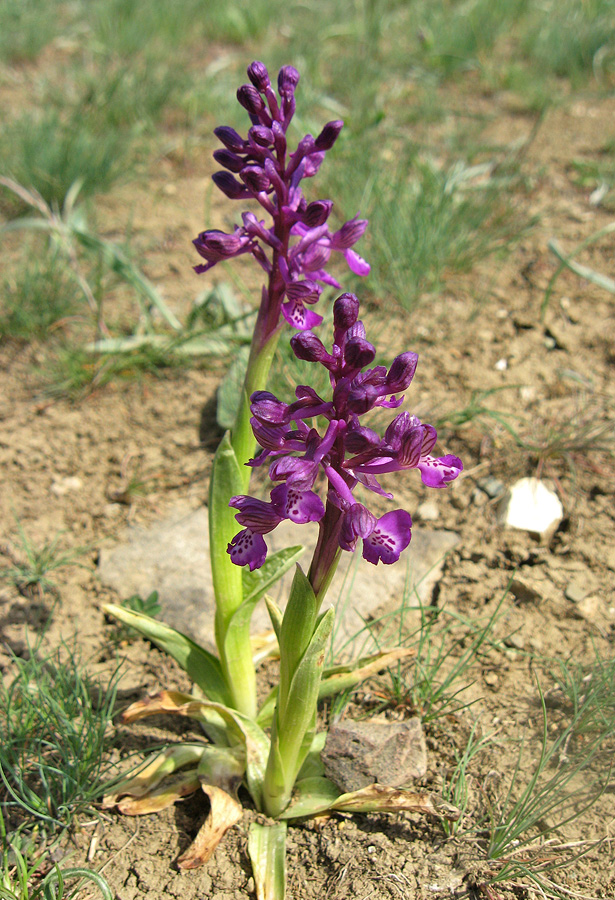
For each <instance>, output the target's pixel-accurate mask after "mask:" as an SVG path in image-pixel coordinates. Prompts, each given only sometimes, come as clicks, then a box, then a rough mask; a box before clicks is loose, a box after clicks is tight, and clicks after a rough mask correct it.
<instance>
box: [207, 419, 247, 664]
mask: <svg viewBox="0 0 615 900" xmlns="http://www.w3.org/2000/svg"><path fill="white" fill-rule="evenodd" d="M242 493H243V479H242V474H241V470H240V468H239V463H238V462H237V457H236V456H235V451H234V450H233V448H232V446H231V441H230V436H229V433H228V432H227V433H226V434H225V435H224V437H223V438H222V440H221V441H220V445H219V446H218V449H217V451H216V455H215V457H214V463H213V468H212V472H211V479H210V483H209V547H210V554H211V571H212V579H213V584H214V592H215V595H216V611H217V617H218V618H220V619H221V624H222V630H223V633H224V634H225V633H226V627H227V622H228V620H229V618H230V617H231V616H232V615H233V613H235V612H236V610H237V609H238V608H239V607H240V606H241V602H242V599H243V591H242V575H241V568H240V567H239V566H235V565H233V563H232V562H231V558H230V556H229V555H228V553H227V552H226V548H227V546H228V544H229V541H231V540H232V538H233V537H234V535H235V534H236V533H237V531H238V527H237V522H236V521H235V510H234V509H231V507H229V505H228V504H229V500H230V499H231V497H234V496H235V495H237V494H242ZM219 625H220V623H219V622H218V621H217V629H218V628H219ZM220 638H222V639H223V635H220V634H219V632H218V630H217V631H216V642H217V644H218V647H220V646H221V644H222V642H223V640H221V639H220Z"/></svg>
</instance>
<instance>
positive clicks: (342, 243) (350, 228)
mask: <svg viewBox="0 0 615 900" xmlns="http://www.w3.org/2000/svg"><path fill="white" fill-rule="evenodd" d="M367 224H368V222H367V219H357V217H356V216H355V218H354V219H350V221H348V222H344V224H343V225H342V227H341V228H340V229H339V231H336V232H335V234H333V235H332V237H331V243H332V247H333V249H334V250H348V248H349V247H352V245H353V244H356V242H357V241H358V240H359V238H360V237H362V236H363V234H364V233H365V229H366V228H367Z"/></svg>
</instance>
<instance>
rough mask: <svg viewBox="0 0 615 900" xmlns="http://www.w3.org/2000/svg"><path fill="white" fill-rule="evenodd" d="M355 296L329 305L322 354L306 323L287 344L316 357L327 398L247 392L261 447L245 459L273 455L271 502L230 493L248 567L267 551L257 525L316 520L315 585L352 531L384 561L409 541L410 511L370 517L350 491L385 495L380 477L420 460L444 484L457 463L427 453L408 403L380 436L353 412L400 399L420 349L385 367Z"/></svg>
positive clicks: (351, 539)
mask: <svg viewBox="0 0 615 900" xmlns="http://www.w3.org/2000/svg"><path fill="white" fill-rule="evenodd" d="M358 316H359V301H358V300H357V298H356V297H355V296H354V295H353V294H342V296H341V297H338V299H337V300H336V301H335V304H334V307H333V322H334V335H333V347H332V350H331V352H330V353H329V352H328V351H327V349H326V348H325V346H324V344H323V343H322V342H321V341H320V339H319V338H318V337H316V335H315V334H313V333H312V332H311V331H303V332H299V333H298V334H295V335H294V337H293V338H292V339H291V346H292V348H293V351H294V353H295V355H296V356H297V357H298V358H299V359H304V360H308V361H310V362H317V363H320V364H321V365H323V366H325V368H326V369H327V370H328V372H329V379H330V382H331V387H332V398H331V400H325V399H323V398H321V397H320V396H319V395H318V394H317V393H316V391H315V390H314V389H313V388H311V387H309V386H307V385H302V386H299V387H297V389H296V391H295V395H296V398H297V399H296V400H295V401H294V402H293V403H290V404H286V403H283V402H282V401H280V400H278V398H277V397H275V396H274V395H273V394H271V393H269V392H268V391H257V392H256V393H254V394H252V397H251V409H252V416H253V418H252V420H251V422H252V428H253V431H254V435H255V437H256V439H257V441H258V443H259V444H260V446H261V447H262V452H261V453H260V454H259V455H258V456H257V457H256V458H255V459H253V460H251V461H250V463H249V465H251V466H260V465H262V464H263V463H264V462H265V461H270V467H269V476H270V478H271V480H272V481H274V482H276V487H274V488H273V490H272V491H271V497H270V501H269V502H265V501H262V500H256V499H254V498H253V497H248V496H240V497H233V499H232V500H231V502H230V505H231V506H232V507H234V508H235V509H237V510H239V512H238V514H237V516H236V518H237V521H238V522H239V524H240V525H243V526H244V530H243V531H241V532H240V533H239V534H237V535H236V536H235V537H234V538H233V540H232V541H231V543H230V544H229V546H228V552H229V554H230V556H231V559H232V561H233V562H234V563H236V564H237V565H248V566H249V567H250V569H255V568H258V567H259V566H261V565H262V564H263V562H264V560H265V557H266V554H267V546H266V544H265V541H264V539H263V537H262V536H263V534H267V533H268V532H270V531H273V529H274V528H275V527H276V526H277V525H278V524H279V523H280V522H281V521H282V520H283V519H290V520H291V521H293V522H296V523H299V524H304V523H307V522H314V521H318V522H319V523H320V536H319V541H318V546H317V549H316V554H315V558H314V562H313V564H312V569H311V570H310V577H311V580H312V584H313V586H314V588H315V590H316V589H317V587H318V586H319V584H320V583H321V582H322V580H323V579H324V577H325V574H326V572H327V571H328V569H329V566H330V565H331V562H332V558H333V556H332V555H333V554H335V553H336V552H337V549H338V548H341V549H342V550H354V549H355V547H356V545H357V542H358V540H359V538H361V539H362V541H363V556H364V558H365V559H367V560H368V561H369V562H371V563H374V564H377V563H378V562H383V563H385V564H387V565H388V564H391V563H394V562H396V561H397V560H398V559H399V555H400V553H401V552H402V550H404V549H405V548H406V547H407V546H408V544H409V543H410V538H411V527H412V520H411V518H410V514H409V513H407V512H406V511H404V510H402V509H396V510H393V511H391V512H388V513H386V514H385V515H383V516H381V517H380V518H376V516H375V515H373V513H371V512H370V511H369V510H368V509H367V507H366V506H364V505H363V504H362V503H360V502H359V501H358V500H356V499H355V497H354V494H353V491H354V489H355V487H356V486H357V485H362V486H363V487H364V488H367V489H368V490H370V491H374V492H375V493H378V494H381V495H382V496H384V497H387V498H389V499H392V497H393V495H392V494H389V493H387V492H386V491H385V490H384V489H383V488H382V487H381V486H380V484H379V482H378V480H377V476H380V475H383V474H386V473H388V472H397V471H401V470H402V469H418V470H419V472H420V473H421V477H422V480H423V483H424V484H426V485H428V486H429V487H436V488H441V487H445V486H446V485H447V484H448V483H449V482H450V481H452V480H453V479H454V478H456V477H457V476H458V475H459V473H460V472H461V471H462V469H463V465H462V462H461V460H460V459H458V458H457V457H456V456H451V455H446V456H442V457H434V456H432V455H431V451H432V449H433V447H434V445H435V443H436V440H437V435H436V430H435V428H434V427H433V426H432V425H425V424H423V423H422V422H420V421H419V419H417V418H416V416H412V415H410V414H409V413H407V412H402V413H399V414H398V415H397V416H395V418H394V419H393V421H392V422H391V423H390V425H389V427H388V428H387V429H386V432H385V435H384V437H383V438H382V437H380V435H378V434H377V433H376V432H375V431H373V430H372V429H371V428H368V427H367V426H364V425H362V424H361V423H360V417H361V416H362V415H363V414H364V413H366V412H368V411H369V410H371V409H374V408H375V407H385V408H388V409H396V408H398V407H399V406H400V405H401V403H402V401H403V397H399V396H396V395H398V394H399V392H400V391H404V390H405V389H406V388H407V387H408V386H409V385H410V382H411V381H412V378H413V377H414V372H415V369H416V364H417V360H418V357H417V355H416V353H402V354H401V355H400V356H398V357H396V359H395V360H393V363H392V364H391V366H390V368H389V369H388V371H387V369H386V368H385V367H384V366H375V367H374V368H368V369H366V368H365V367H366V366H369V364H370V363H372V362H373V360H374V357H375V355H376V351H375V349H374V347H373V346H372V344H370V343H369V341H368V340H367V339H366V336H365V328H364V327H363V323H362V322H361V321H360V320H359V318H358ZM316 416H322V417H324V418H325V419H326V420H327V421H328V423H329V424H328V427H327V429H326V431H325V433H324V434H320V433H319V432H318V431H317V430H316V429H315V428H313V427H311V426H310V425H309V424H308V421H307V420H311V419H313V418H314V417H316ZM319 472H322V473H324V475H325V476H326V479H327V483H328V493H327V504H326V507H325V505H324V504H323V503H322V501H321V499H320V498H319V496H318V495H317V494H316V493H315V491H314V490H313V487H314V485H315V483H316V479H317V476H318V474H319Z"/></svg>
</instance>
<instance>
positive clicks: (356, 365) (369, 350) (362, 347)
mask: <svg viewBox="0 0 615 900" xmlns="http://www.w3.org/2000/svg"><path fill="white" fill-rule="evenodd" d="M375 356H376V348H375V347H374V346H373V345H372V344H370V342H369V341H366V340H365V338H360V337H357V338H352V339H351V340H349V341H346V344H345V346H344V362H345V363H346V365H347V366H351V367H352V368H353V369H362V368H363V367H364V366H368V365H369V364H370V363H371V362H373V361H374V357H375Z"/></svg>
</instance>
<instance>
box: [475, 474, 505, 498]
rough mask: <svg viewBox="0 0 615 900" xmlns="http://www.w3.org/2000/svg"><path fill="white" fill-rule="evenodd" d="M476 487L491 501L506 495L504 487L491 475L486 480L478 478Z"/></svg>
mask: <svg viewBox="0 0 615 900" xmlns="http://www.w3.org/2000/svg"><path fill="white" fill-rule="evenodd" d="M478 486H479V488H480V489H481V491H484V492H485V494H487V496H488V497H491V499H492V500H495V499H496V497H501V496H502V495H503V494H505V493H506V486H505V485H504V484H503V483H502V482H501V481H500V480H499V479H498V478H494V477H493V476H491V475H490V476H489V477H488V478H480V479H479V481H478Z"/></svg>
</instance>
